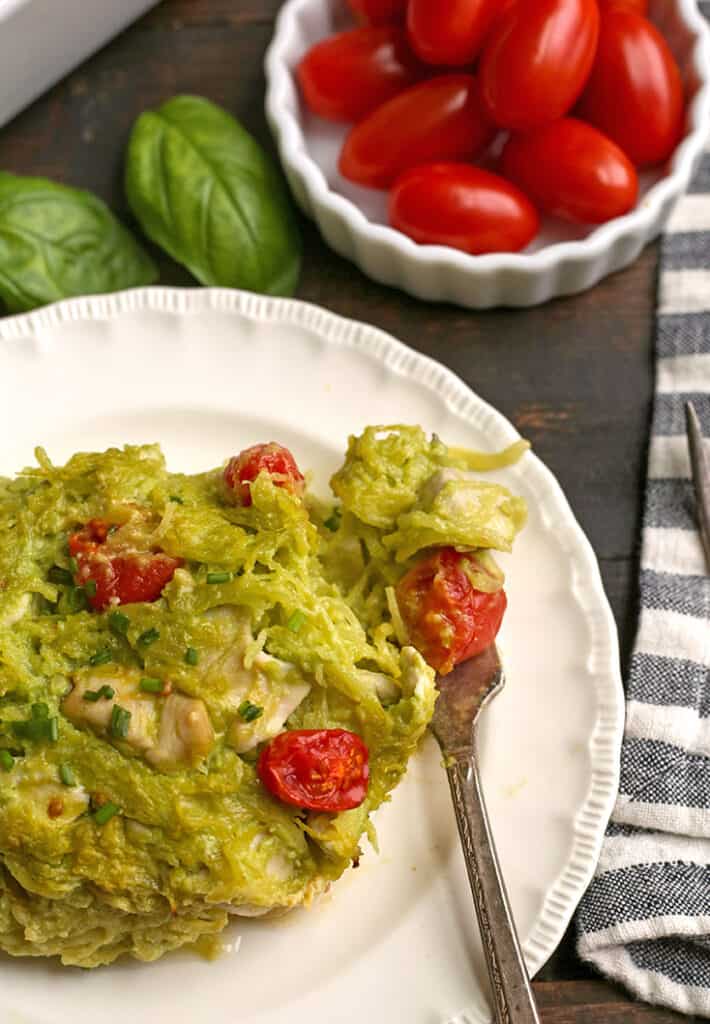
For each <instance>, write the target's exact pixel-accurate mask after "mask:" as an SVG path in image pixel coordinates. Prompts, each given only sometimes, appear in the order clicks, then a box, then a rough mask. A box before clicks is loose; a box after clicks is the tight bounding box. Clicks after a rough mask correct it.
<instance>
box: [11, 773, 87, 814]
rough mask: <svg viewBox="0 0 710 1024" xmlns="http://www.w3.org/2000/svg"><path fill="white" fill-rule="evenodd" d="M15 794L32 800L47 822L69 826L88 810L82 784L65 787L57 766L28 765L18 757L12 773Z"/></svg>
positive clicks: (20, 798)
mask: <svg viewBox="0 0 710 1024" xmlns="http://www.w3.org/2000/svg"><path fill="white" fill-rule="evenodd" d="M13 794H14V797H15V799H17V800H20V801H32V803H33V804H34V806H35V807H36V808H37V809H38V811H39V812H40V814H41V815H42V816H43V817H46V820H47V822H48V823H50V822H53V823H55V824H56V825H67V824H69V823H70V822H72V821H74V819H75V818H78V817H80V816H81V815H82V814H85V813H86V809H87V807H88V805H89V794H88V793H87V792H86V790H85V789H84V787H83V786H78V785H77V786H71V787H69V786H63V785H61V783H60V782H59V781H58V780H57V775H56V769H53V768H51V767H50V766H48V765H41V766H39V765H33V766H29V767H28V766H27V764H26V763H25V762H24V759H22V758H20V759H18V761H17V763H16V766H15V770H14V772H13Z"/></svg>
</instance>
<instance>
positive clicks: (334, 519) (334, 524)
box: [323, 508, 341, 533]
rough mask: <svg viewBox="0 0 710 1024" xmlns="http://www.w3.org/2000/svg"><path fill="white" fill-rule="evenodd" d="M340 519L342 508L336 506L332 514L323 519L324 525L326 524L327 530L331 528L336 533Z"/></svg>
mask: <svg viewBox="0 0 710 1024" xmlns="http://www.w3.org/2000/svg"><path fill="white" fill-rule="evenodd" d="M340 520H341V513H340V509H339V508H334V509H333V511H332V512H331V514H330V515H329V516H328V518H327V519H324V520H323V526H325V528H326V530H330V532H331V533H335V531H336V530H337V529H338V527H339V526H340Z"/></svg>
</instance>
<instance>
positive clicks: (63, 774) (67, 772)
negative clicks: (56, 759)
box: [59, 764, 76, 786]
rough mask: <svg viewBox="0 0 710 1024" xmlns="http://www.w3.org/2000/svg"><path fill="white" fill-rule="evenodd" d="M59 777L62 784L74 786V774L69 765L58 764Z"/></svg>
mask: <svg viewBox="0 0 710 1024" xmlns="http://www.w3.org/2000/svg"><path fill="white" fill-rule="evenodd" d="M59 779H60V781H61V783H62V785H64V786H76V775H75V774H74V769H73V768H72V767H71V765H68V764H60V765H59Z"/></svg>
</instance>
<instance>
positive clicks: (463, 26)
mask: <svg viewBox="0 0 710 1024" xmlns="http://www.w3.org/2000/svg"><path fill="white" fill-rule="evenodd" d="M498 9H499V4H498V0H449V2H448V3H447V4H442V2H441V0H409V6H408V8H407V32H408V33H409V40H410V42H411V44H412V48H413V50H414V51H415V53H416V54H417V55H418V56H419V57H421V59H422V60H423V61H426V63H427V64H445V65H449V66H450V67H456V66H460V65H462V64H470V63H471V62H472V61H473V59H474V58H475V56H476V54H477V53H478V51H479V50H480V48H481V46H482V45H483V40H484V39H485V37H486V34H487V32H488V29H489V28H490V27H491V25H492V23H493V20H494V18H495V17H496V15H497V13H498Z"/></svg>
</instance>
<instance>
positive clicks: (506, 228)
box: [389, 164, 540, 253]
mask: <svg viewBox="0 0 710 1024" xmlns="http://www.w3.org/2000/svg"><path fill="white" fill-rule="evenodd" d="M389 219H390V224H391V225H392V227H394V228H396V229H397V230H398V231H401V232H403V233H404V234H405V235H409V237H410V238H413V239H414V241H415V242H419V243H420V244H422V245H449V246H451V247H452V248H454V249H462V250H463V251H464V252H469V253H485V252H517V251H518V250H519V249H523V248H525V246H526V245H527V244H528V242H530V241H532V239H533V238H534V237H535V235H536V234H537V230H538V227H539V224H540V220H539V217H538V215H537V211H536V210H535V207H534V206H533V205H532V204H531V203H530V201H529V200H528V199H527V198H526V197H525V196H524V195H523V193H522V192H520V191H519V189H517V188H516V186H515V185H511V184H510V182H508V181H505V179H503V178H501V177H499V176H498V175H497V174H491V173H490V172H489V171H484V170H481V168H480V167H472V166H471V165H470V164H425V165H423V166H421V167H413V168H412V170H411V171H405V172H404V174H403V175H401V177H399V178H398V179H397V180H396V181H395V183H394V186H393V188H392V192H391V193H390V202H389Z"/></svg>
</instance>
